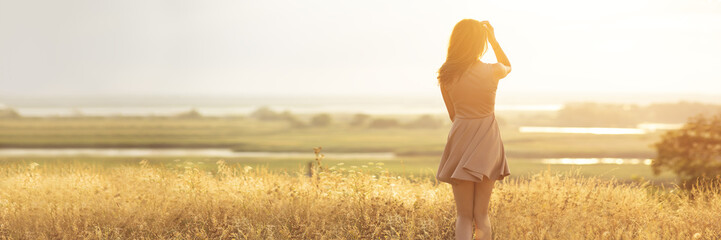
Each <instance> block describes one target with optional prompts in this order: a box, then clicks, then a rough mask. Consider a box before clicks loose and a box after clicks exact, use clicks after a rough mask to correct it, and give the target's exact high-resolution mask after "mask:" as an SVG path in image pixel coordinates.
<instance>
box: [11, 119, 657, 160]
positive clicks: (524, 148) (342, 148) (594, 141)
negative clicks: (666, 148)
mask: <svg viewBox="0 0 721 240" xmlns="http://www.w3.org/2000/svg"><path fill="white" fill-rule="evenodd" d="M449 127H450V126H449V125H445V126H443V127H440V128H435V129H408V128H402V127H396V128H387V129H370V128H363V127H349V126H347V125H344V124H341V123H336V124H334V125H331V126H329V127H309V128H293V127H291V126H289V124H288V123H287V122H283V121H270V122H262V121H258V120H255V119H252V118H244V117H234V118H209V117H204V118H196V119H179V118H163V117H147V118H132V117H123V118H113V117H108V118H101V117H94V118H19V119H2V120H1V121H0V147H2V148H10V147H21V148H48V147H50V148H78V147H90V148H94V147H103V148H108V147H112V148H130V147H150V148H171V147H172V148H207V147H223V148H233V149H236V150H238V151H269V152H285V151H295V152H305V151H308V149H312V148H313V147H316V146H323V147H324V151H325V152H394V153H396V154H398V155H404V156H418V155H425V156H436V155H439V154H440V153H441V152H442V151H443V147H444V145H445V140H446V137H447V134H448V130H449ZM517 130H518V127H517V126H514V125H504V126H503V127H502V129H501V132H502V138H503V140H504V143H505V144H506V150H507V153H508V154H509V156H511V157H515V158H537V157H636V158H650V157H653V156H654V152H653V149H651V148H650V144H652V143H653V142H655V141H657V139H658V135H657V134H645V135H592V134H553V133H533V134H532V133H519V132H518V131H517Z"/></svg>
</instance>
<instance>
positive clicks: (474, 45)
mask: <svg viewBox="0 0 721 240" xmlns="http://www.w3.org/2000/svg"><path fill="white" fill-rule="evenodd" d="M487 41H488V35H487V34H486V29H485V28H484V27H483V25H482V24H481V22H479V21H478V20H474V19H463V20H461V21H460V22H458V23H456V26H455V27H453V33H451V40H450V41H449V42H448V55H447V56H446V62H445V63H443V66H441V68H440V69H438V84H439V85H441V84H447V83H451V82H453V81H454V80H455V79H457V78H458V77H460V76H461V75H462V74H463V72H465V71H466V70H467V69H468V67H470V66H471V65H472V64H473V63H474V62H475V61H477V60H478V59H479V58H480V57H481V56H483V54H484V53H485V52H486V48H487Z"/></svg>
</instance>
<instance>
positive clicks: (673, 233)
mask: <svg viewBox="0 0 721 240" xmlns="http://www.w3.org/2000/svg"><path fill="white" fill-rule="evenodd" d="M183 165H184V166H185V167H184V169H183V170H177V169H175V170H173V169H168V168H162V167H157V166H151V165H149V164H148V163H147V162H146V161H141V162H140V163H135V164H132V165H130V164H128V165H126V166H122V167H117V168H111V169H105V170H100V169H98V168H93V167H91V166H83V165H75V166H72V165H68V166H66V167H60V168H57V167H56V168H54V169H49V168H45V167H44V166H42V165H38V164H37V163H31V164H22V165H19V164H17V165H12V166H7V167H5V168H3V170H4V171H2V173H0V175H1V178H0V236H1V237H0V238H2V239H77V238H86V239H208V238H212V239H452V238H453V236H454V229H453V226H454V225H453V223H454V221H455V209H454V202H453V194H452V192H451V188H450V185H448V184H440V185H439V184H438V183H437V182H433V181H431V180H428V179H425V180H424V179H414V178H407V177H398V176H394V175H392V174H390V173H388V171H384V170H382V169H384V166H383V163H378V162H367V163H364V164H362V165H352V166H349V164H335V165H334V166H330V167H327V166H324V167H322V168H317V170H318V171H317V172H316V174H314V176H313V177H309V176H307V175H304V174H298V175H293V174H289V173H287V172H269V171H268V170H267V169H258V168H253V167H250V166H243V165H234V166H229V165H227V164H226V163H225V162H224V161H222V160H220V161H218V162H217V163H216V165H217V170H216V171H211V172H208V171H203V170H199V169H198V168H197V167H196V166H195V165H194V164H193V163H190V162H186V163H183ZM371 168H376V169H381V173H380V174H377V175H373V174H369V173H367V172H368V170H369V169H371ZM491 217H492V220H493V231H494V238H495V239H668V238H680V239H719V238H721V225H718V224H717V223H718V220H719V219H721V194H719V193H718V191H711V190H708V189H706V188H703V187H702V188H699V189H698V190H693V191H690V192H682V191H676V190H669V189H662V188H659V187H656V186H653V185H650V184H649V183H647V182H643V181H640V182H636V183H632V184H618V183H617V182H616V181H614V180H600V179H597V178H592V177H591V178H589V177H583V176H579V175H578V174H576V173H574V172H560V173H559V172H550V171H544V172H542V173H539V174H535V175H532V176H527V177H521V178H515V179H511V180H507V181H503V182H499V183H497V184H496V188H495V189H494V194H493V199H492V203H491Z"/></svg>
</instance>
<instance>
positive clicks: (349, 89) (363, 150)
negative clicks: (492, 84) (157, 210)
mask: <svg viewBox="0 0 721 240" xmlns="http://www.w3.org/2000/svg"><path fill="white" fill-rule="evenodd" d="M464 18H473V19H477V20H489V21H490V22H491V24H493V25H494V27H495V31H496V35H497V38H498V40H499V42H500V45H501V46H502V47H503V49H504V50H505V52H506V54H507V55H508V57H509V59H510V61H511V62H512V65H513V73H511V74H510V75H509V76H508V77H507V78H505V79H503V80H501V83H500V85H499V88H498V93H497V100H496V112H497V114H496V115H497V116H498V118H499V121H500V123H501V128H502V129H501V132H502V137H503V139H504V143H505V144H506V150H507V155H508V158H509V164H511V166H510V169H511V173H512V176H514V175H515V176H521V175H524V174H529V173H534V172H538V171H541V170H544V169H548V168H552V169H559V170H565V169H570V168H576V169H579V171H581V172H582V173H583V174H587V175H594V176H599V177H609V178H611V177H615V178H620V179H626V180H629V181H632V180H633V179H638V178H647V179H651V180H653V181H655V182H659V183H664V182H669V181H672V180H673V177H674V176H673V175H672V174H671V173H668V172H666V173H661V174H659V175H656V174H654V173H653V172H652V170H651V167H650V164H651V162H652V160H653V159H654V157H655V156H656V150H655V149H654V148H653V144H654V143H656V142H658V141H659V140H660V139H661V136H662V135H663V134H664V133H665V132H666V131H669V130H674V129H678V128H681V127H682V126H683V124H684V123H685V122H686V121H687V119H688V118H689V117H691V116H696V115H697V114H706V115H710V114H716V113H719V112H721V91H719V89H721V71H719V69H720V68H721V44H719V42H721V1H718V0H664V1H642V0H628V1H626V0H624V1H620V0H618V1H616V0H612V1H594V2H585V1H561V0H551V1H543V2H539V1H522V0H517V1H444V2H437V1H391V2H389V1H357V2H347V1H329V0H323V1H321V0H311V1H151V2H148V1H135V0H130V1H89V0H88V1H77V0H71V1H49V0H30V1H9V0H0V162H2V163H6V164H8V163H17V162H39V163H41V164H50V165H52V164H58V163H67V162H83V163H90V164H96V165H97V166H98V167H113V166H118V165H123V164H137V162H138V161H140V160H143V159H145V160H148V161H149V162H150V163H152V164H157V165H160V166H165V167H170V168H174V167H183V166H186V165H188V164H192V165H197V166H199V167H205V168H209V169H210V168H215V167H216V166H215V162H216V161H217V160H220V159H223V160H225V161H226V162H228V163H232V164H237V165H244V166H250V167H261V166H264V167H268V168H269V169H271V170H274V171H288V172H291V173H302V172H303V171H305V170H304V169H306V168H307V164H308V163H309V162H310V161H314V158H315V156H314V154H313V147H317V146H322V147H323V149H322V152H323V153H325V154H326V157H325V158H324V159H323V161H324V163H325V164H327V165H328V166H335V167H337V168H347V169H358V170H363V171H378V168H376V167H377V166H378V164H381V166H383V167H384V168H388V169H389V170H391V171H392V172H393V173H397V174H402V175H412V176H422V177H433V176H434V175H435V171H436V170H437V169H436V168H437V166H438V161H439V159H440V155H441V153H442V150H443V147H444V144H445V140H446V137H447V134H448V130H449V128H450V120H449V118H448V114H447V112H446V109H445V106H444V105H443V100H442V98H441V95H440V91H439V88H438V85H437V80H436V76H437V75H436V71H437V70H438V68H439V67H440V66H441V64H442V63H443V62H444V60H445V53H446V48H447V43H448V38H449V36H450V33H451V30H452V28H453V26H454V24H455V23H456V22H458V21H459V20H461V19H464ZM482 60H483V61H487V62H495V57H494V54H493V52H492V51H489V52H487V53H486V55H485V56H484V57H483V59H482Z"/></svg>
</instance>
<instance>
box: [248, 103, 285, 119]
mask: <svg viewBox="0 0 721 240" xmlns="http://www.w3.org/2000/svg"><path fill="white" fill-rule="evenodd" d="M250 116H251V117H253V118H256V119H258V120H262V121H275V120H281V119H282V118H283V117H282V116H281V115H280V114H278V113H277V112H275V111H273V110H271V109H270V108H269V107H267V106H263V107H259V108H258V109H256V110H255V111H253V112H252V113H250Z"/></svg>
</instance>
